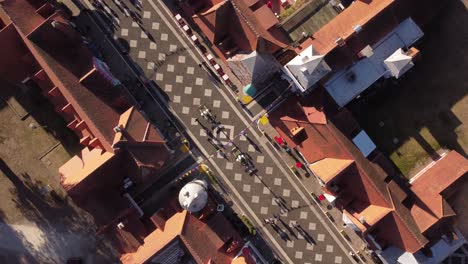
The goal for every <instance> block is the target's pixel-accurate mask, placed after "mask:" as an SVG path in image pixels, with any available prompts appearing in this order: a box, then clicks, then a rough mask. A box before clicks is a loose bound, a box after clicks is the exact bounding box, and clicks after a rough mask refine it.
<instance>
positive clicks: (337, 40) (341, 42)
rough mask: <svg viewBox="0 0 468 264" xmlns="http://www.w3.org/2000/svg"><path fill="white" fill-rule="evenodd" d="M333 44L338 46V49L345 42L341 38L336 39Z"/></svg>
mask: <svg viewBox="0 0 468 264" xmlns="http://www.w3.org/2000/svg"><path fill="white" fill-rule="evenodd" d="M335 43H336V44H337V45H338V46H340V47H343V46H344V45H345V44H346V42H345V41H344V39H343V38H341V37H339V38H337V39H336V40H335Z"/></svg>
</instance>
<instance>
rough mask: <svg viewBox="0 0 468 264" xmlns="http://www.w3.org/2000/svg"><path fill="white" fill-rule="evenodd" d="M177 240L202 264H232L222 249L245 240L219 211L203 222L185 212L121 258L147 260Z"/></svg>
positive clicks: (136, 263) (134, 260) (231, 256)
mask: <svg viewBox="0 0 468 264" xmlns="http://www.w3.org/2000/svg"><path fill="white" fill-rule="evenodd" d="M176 239H179V240H180V241H181V242H183V244H184V245H185V247H186V248H187V250H188V251H189V252H190V254H191V255H192V257H193V258H194V260H195V261H196V262H197V263H200V264H204V263H210V261H211V262H213V263H217V264H228V263H231V261H232V258H233V255H232V254H229V253H226V252H225V249H222V248H223V247H224V246H225V244H226V243H231V241H237V242H239V243H241V241H242V239H241V238H240V236H239V235H238V234H237V233H236V232H235V231H234V229H233V228H232V226H231V224H230V223H229V222H228V221H227V220H226V219H225V217H224V216H223V215H221V214H219V213H218V214H216V215H215V216H213V218H211V219H209V221H208V222H206V223H204V222H202V221H200V220H199V219H197V218H196V217H194V216H193V215H190V214H189V213H188V212H187V211H183V212H180V213H176V214H175V215H173V216H172V217H171V218H169V219H168V220H167V221H166V223H165V225H164V230H161V229H156V230H155V231H154V232H152V233H151V234H149V235H148V236H147V237H146V238H145V239H144V244H143V245H142V246H140V247H139V248H138V249H137V251H136V252H134V253H130V254H125V255H123V256H122V257H121V261H122V262H123V263H124V264H125V263H129V264H130V263H131V264H138V263H146V262H147V261H148V260H150V259H151V258H153V257H155V256H157V255H158V252H160V251H161V250H162V249H164V248H165V247H166V246H167V245H168V244H169V243H171V242H172V241H174V240H176ZM239 245H240V244H239Z"/></svg>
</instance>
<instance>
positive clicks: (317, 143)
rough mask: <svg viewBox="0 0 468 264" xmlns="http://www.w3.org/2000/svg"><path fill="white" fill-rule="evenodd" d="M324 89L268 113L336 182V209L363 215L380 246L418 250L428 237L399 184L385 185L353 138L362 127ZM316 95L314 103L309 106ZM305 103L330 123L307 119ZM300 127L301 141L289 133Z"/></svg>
mask: <svg viewBox="0 0 468 264" xmlns="http://www.w3.org/2000/svg"><path fill="white" fill-rule="evenodd" d="M321 93H322V91H320V90H317V89H316V90H314V91H312V92H311V94H309V95H307V96H306V97H305V98H301V99H299V100H298V99H297V98H290V99H289V101H286V102H284V103H283V104H282V106H281V107H279V108H278V109H276V110H275V111H274V112H273V113H271V114H270V121H271V124H272V125H273V126H274V127H275V128H276V130H277V131H278V133H279V134H280V135H281V136H282V137H283V138H284V139H285V140H286V141H287V142H288V144H289V145H290V146H291V147H296V148H297V149H298V150H299V151H300V152H301V153H302V155H303V156H304V157H305V159H306V160H307V161H308V162H309V164H310V167H311V169H312V171H313V172H314V173H317V174H318V177H320V178H322V179H323V180H324V181H325V182H326V183H327V186H328V185H329V184H328V183H333V182H334V183H336V184H337V185H338V186H339V188H340V190H341V191H340V193H339V195H338V198H337V207H339V208H341V209H343V210H348V211H349V212H350V215H352V216H353V217H354V219H355V220H357V219H359V218H361V217H364V219H365V221H366V225H362V224H357V225H358V226H359V225H360V226H361V230H362V231H363V232H366V233H369V232H370V233H371V234H375V233H376V232H378V235H377V236H378V237H380V238H382V239H380V240H381V241H378V242H379V243H381V244H382V245H390V244H393V245H395V246H398V247H400V248H401V249H404V250H406V251H409V252H415V251H417V250H419V249H420V248H422V247H423V246H424V245H425V244H427V242H428V241H427V239H426V238H425V237H424V236H423V235H422V234H421V232H420V231H419V229H418V227H417V225H416V223H415V221H414V219H413V218H412V217H411V215H410V213H409V210H408V209H407V208H405V207H404V206H403V205H402V201H403V200H402V199H404V198H405V196H404V192H402V190H401V189H400V188H395V187H396V186H398V185H394V184H392V185H387V183H386V182H385V181H384V179H385V178H386V177H387V173H386V172H385V171H384V170H383V169H382V168H381V167H380V166H378V165H377V164H375V163H374V162H371V161H369V160H368V159H367V158H366V157H364V155H363V154H362V153H361V152H360V151H359V149H358V148H357V147H356V146H355V145H354V144H353V143H352V141H351V140H350V138H352V136H353V135H355V134H356V133H357V132H359V130H360V129H359V127H356V124H355V122H351V120H354V118H353V117H352V115H350V113H349V112H347V110H346V109H344V110H340V111H336V110H334V107H333V106H331V105H329V104H327V101H328V99H329V98H327V97H326V96H322V95H321ZM317 98H320V99H317ZM312 99H314V100H315V102H314V103H313V104H307V102H308V101H309V100H312ZM298 102H300V103H298ZM301 105H307V107H312V106H313V107H314V108H315V109H321V112H322V114H323V115H324V116H325V120H326V121H327V122H326V123H325V124H316V123H313V122H309V121H308V119H307V117H306V116H305V114H304V111H303V110H302V107H301ZM285 117H287V118H285ZM291 117H292V118H291ZM335 124H336V126H335ZM297 126H301V127H303V128H304V129H305V131H306V134H307V136H306V137H305V139H303V140H301V141H297V140H294V139H291V138H290V137H289V135H290V130H291V129H292V128H294V127H297ZM337 126H339V127H340V129H338V128H337ZM343 131H345V132H343ZM353 131H354V132H353ZM345 133H346V134H345ZM328 188H329V187H327V189H328ZM358 222H359V221H358ZM376 230H378V231H376Z"/></svg>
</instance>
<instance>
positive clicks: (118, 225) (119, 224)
mask: <svg viewBox="0 0 468 264" xmlns="http://www.w3.org/2000/svg"><path fill="white" fill-rule="evenodd" d="M124 227H125V225H124V223H122V222H120V223H118V224H117V228H118V229H124Z"/></svg>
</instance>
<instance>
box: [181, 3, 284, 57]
mask: <svg viewBox="0 0 468 264" xmlns="http://www.w3.org/2000/svg"><path fill="white" fill-rule="evenodd" d="M250 4H251V3H250V2H249V3H246V2H244V1H241V0H236V1H226V2H219V3H216V4H209V7H208V9H206V10H204V11H201V12H199V13H196V14H193V16H192V18H193V20H194V22H195V23H197V25H198V26H199V27H200V29H201V30H202V31H203V33H204V34H205V35H206V36H207V37H208V39H209V40H210V41H211V42H212V43H213V44H215V45H217V44H218V43H219V42H220V41H222V40H225V41H226V39H225V38H229V40H227V41H228V42H229V41H232V44H233V45H234V47H232V48H238V49H240V50H243V51H247V52H249V51H254V50H257V51H261V52H269V53H273V52H275V51H277V50H278V49H280V48H286V47H287V43H288V40H287V38H286V35H285V34H284V33H283V32H281V31H280V30H279V29H278V28H276V27H273V25H275V24H276V23H278V19H277V18H276V17H275V16H274V14H273V12H272V11H271V10H270V9H269V8H268V7H267V6H266V5H264V4H263V6H261V7H260V8H259V9H257V10H256V11H252V9H250V8H249V5H250ZM185 10H186V13H189V14H190V15H192V14H191V12H190V11H188V8H185ZM224 52H226V51H224ZM220 55H221V57H223V58H224V59H226V55H225V54H220Z"/></svg>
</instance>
